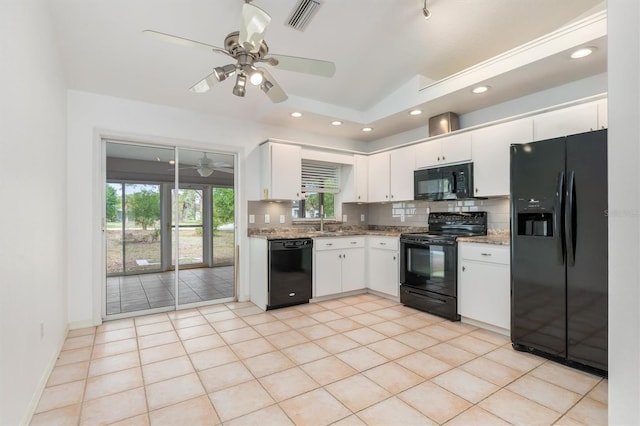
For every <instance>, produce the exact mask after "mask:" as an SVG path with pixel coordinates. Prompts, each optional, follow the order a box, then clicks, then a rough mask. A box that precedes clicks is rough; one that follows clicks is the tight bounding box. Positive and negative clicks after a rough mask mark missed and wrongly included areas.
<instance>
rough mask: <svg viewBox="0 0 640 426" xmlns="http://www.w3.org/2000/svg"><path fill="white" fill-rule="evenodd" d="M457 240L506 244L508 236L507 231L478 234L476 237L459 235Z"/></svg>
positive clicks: (507, 243)
mask: <svg viewBox="0 0 640 426" xmlns="http://www.w3.org/2000/svg"><path fill="white" fill-rule="evenodd" d="M458 242H460V243H480V244H494V245H498V246H508V245H510V236H509V234H508V233H499V234H489V235H480V236H477V237H460V238H458Z"/></svg>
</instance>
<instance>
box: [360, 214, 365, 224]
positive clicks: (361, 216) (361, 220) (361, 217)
mask: <svg viewBox="0 0 640 426" xmlns="http://www.w3.org/2000/svg"><path fill="white" fill-rule="evenodd" d="M360 222H364V213H363V214H361V215H360Z"/></svg>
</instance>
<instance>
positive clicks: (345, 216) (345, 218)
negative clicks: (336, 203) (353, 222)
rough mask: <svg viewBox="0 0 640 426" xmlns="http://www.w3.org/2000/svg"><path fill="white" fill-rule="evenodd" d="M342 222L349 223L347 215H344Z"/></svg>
mask: <svg viewBox="0 0 640 426" xmlns="http://www.w3.org/2000/svg"><path fill="white" fill-rule="evenodd" d="M342 221H343V222H346V221H347V215H346V214H343V215H342Z"/></svg>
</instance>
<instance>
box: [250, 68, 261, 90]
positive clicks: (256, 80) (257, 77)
mask: <svg viewBox="0 0 640 426" xmlns="http://www.w3.org/2000/svg"><path fill="white" fill-rule="evenodd" d="M249 81H250V82H251V84H253V85H254V86H259V85H261V84H262V82H263V81H264V76H263V75H262V73H261V72H260V71H258V70H255V71H254V72H252V73H251V74H250V77H249Z"/></svg>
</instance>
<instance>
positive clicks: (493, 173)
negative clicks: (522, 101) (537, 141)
mask: <svg viewBox="0 0 640 426" xmlns="http://www.w3.org/2000/svg"><path fill="white" fill-rule="evenodd" d="M471 140H472V142H471V148H472V154H473V155H472V157H473V184H474V187H475V188H474V195H475V196H476V197H489V196H495V195H509V161H510V159H509V146H510V145H511V144H514V143H526V142H531V141H532V140H533V120H532V119H530V118H528V119H522V120H517V121H512V122H508V123H504V124H498V125H495V126H491V127H486V128H484V129H480V130H478V131H475V132H473V134H472V135H471Z"/></svg>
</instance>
